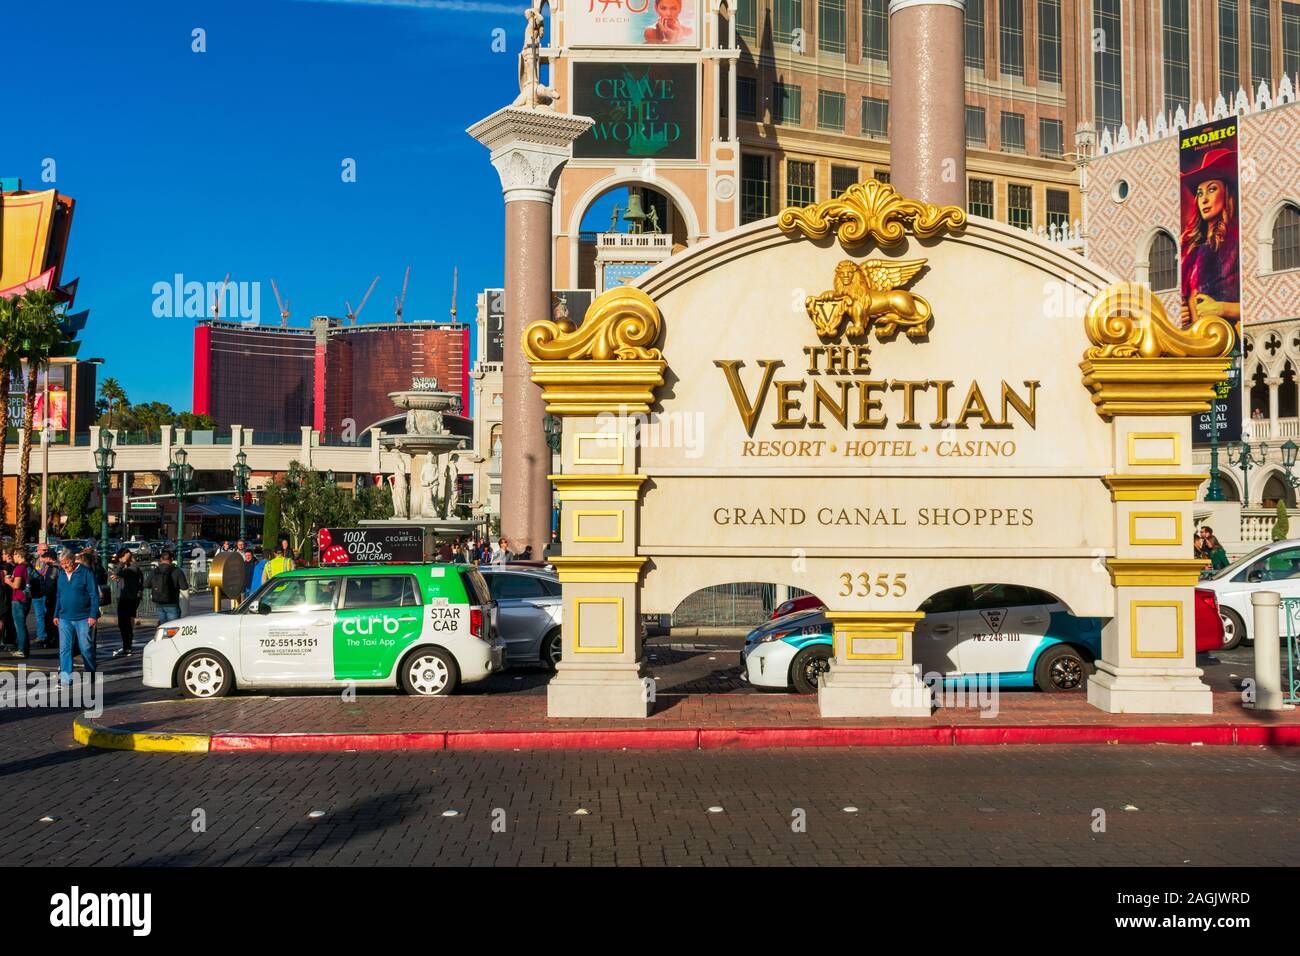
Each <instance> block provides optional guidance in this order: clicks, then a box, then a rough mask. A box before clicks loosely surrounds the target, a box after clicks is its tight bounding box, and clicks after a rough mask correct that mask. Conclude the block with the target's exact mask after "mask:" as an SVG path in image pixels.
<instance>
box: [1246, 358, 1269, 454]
mask: <svg viewBox="0 0 1300 956" xmlns="http://www.w3.org/2000/svg"><path fill="white" fill-rule="evenodd" d="M1267 378H1268V376H1267V375H1265V374H1264V366H1262V365H1256V366H1255V374H1254V375H1252V376H1251V377H1250V417H1251V418H1252V419H1253V420H1255V421H1259V420H1260V419H1262V418H1268V417H1269V407H1268V382H1267V381H1266V379H1267ZM1254 437H1256V438H1262V437H1264V436H1263V435H1255V436H1254Z"/></svg>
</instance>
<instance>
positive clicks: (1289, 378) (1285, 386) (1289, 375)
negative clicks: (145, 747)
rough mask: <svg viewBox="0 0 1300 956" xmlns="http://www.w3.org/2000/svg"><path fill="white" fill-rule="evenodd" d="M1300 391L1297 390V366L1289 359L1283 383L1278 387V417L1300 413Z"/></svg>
mask: <svg viewBox="0 0 1300 956" xmlns="http://www.w3.org/2000/svg"><path fill="white" fill-rule="evenodd" d="M1297 399H1300V393H1297V390H1296V381H1295V366H1293V365H1292V364H1291V363H1290V362H1289V361H1288V362H1287V363H1286V366H1285V367H1284V368H1283V369H1282V384H1281V385H1279V386H1278V387H1277V417H1278V418H1295V417H1296V416H1297V415H1300V410H1298V408H1300V401H1297Z"/></svg>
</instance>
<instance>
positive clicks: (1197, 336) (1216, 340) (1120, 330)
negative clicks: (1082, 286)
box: [1083, 282, 1237, 359]
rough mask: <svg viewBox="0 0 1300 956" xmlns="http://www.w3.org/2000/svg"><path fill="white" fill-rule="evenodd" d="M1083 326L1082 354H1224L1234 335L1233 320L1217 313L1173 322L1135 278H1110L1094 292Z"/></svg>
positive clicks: (1228, 352)
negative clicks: (1179, 324) (1182, 324)
mask: <svg viewBox="0 0 1300 956" xmlns="http://www.w3.org/2000/svg"><path fill="white" fill-rule="evenodd" d="M1084 328H1085V329H1086V330H1087V333H1088V340H1089V341H1090V342H1092V348H1090V349H1088V350H1087V351H1086V352H1085V353H1084V355H1083V357H1084V358H1085V359H1108V358H1148V359H1152V358H1166V357H1169V358H1225V357H1227V356H1228V355H1231V354H1232V347H1233V345H1234V344H1236V340H1237V332H1236V329H1235V328H1233V324H1232V323H1231V322H1229V321H1228V320H1227V319H1225V318H1223V317H1221V316H1217V315H1207V316H1202V317H1201V318H1198V319H1197V320H1196V321H1195V322H1193V323H1192V326H1191V328H1189V329H1185V330H1184V329H1179V328H1176V327H1175V326H1174V324H1173V323H1172V322H1170V321H1169V316H1168V315H1167V314H1166V312H1165V307H1164V306H1163V305H1161V304H1160V300H1159V299H1157V298H1156V297H1155V296H1154V295H1152V294H1151V290H1150V289H1148V288H1147V287H1146V286H1144V285H1140V284H1139V283H1136V282H1116V283H1115V284H1114V285H1109V286H1107V287H1106V288H1104V289H1102V290H1101V291H1100V292H1098V293H1097V295H1096V296H1095V297H1094V298H1093V300H1092V302H1091V303H1089V305H1088V312H1087V314H1086V316H1085V317H1084Z"/></svg>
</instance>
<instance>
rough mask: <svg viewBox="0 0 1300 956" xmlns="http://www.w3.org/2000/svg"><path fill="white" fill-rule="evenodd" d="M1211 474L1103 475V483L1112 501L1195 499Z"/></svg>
mask: <svg viewBox="0 0 1300 956" xmlns="http://www.w3.org/2000/svg"><path fill="white" fill-rule="evenodd" d="M1209 477H1210V476H1209V475H1207V474H1199V475H1103V476H1102V479H1101V481H1102V484H1104V485H1105V486H1106V487H1107V488H1109V489H1110V500H1111V501H1195V500H1196V493H1197V491H1198V490H1199V489H1200V487H1201V482H1203V481H1204V480H1205V479H1206V478H1209Z"/></svg>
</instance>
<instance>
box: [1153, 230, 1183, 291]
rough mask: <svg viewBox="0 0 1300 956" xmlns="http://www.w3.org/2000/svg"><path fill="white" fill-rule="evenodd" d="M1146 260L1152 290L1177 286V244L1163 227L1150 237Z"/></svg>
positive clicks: (1164, 289)
mask: <svg viewBox="0 0 1300 956" xmlns="http://www.w3.org/2000/svg"><path fill="white" fill-rule="evenodd" d="M1147 262H1148V263H1149V269H1148V273H1147V274H1148V275H1149V276H1150V284H1151V291H1152V292H1168V291H1169V290H1171V289H1177V288H1178V244H1177V243H1176V242H1174V237H1173V236H1171V235H1169V233H1167V232H1165V231H1164V230H1163V229H1162V230H1160V231H1159V232H1157V233H1156V234H1155V236H1154V237H1153V238H1152V239H1151V248H1150V249H1149V250H1148V251H1147Z"/></svg>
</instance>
